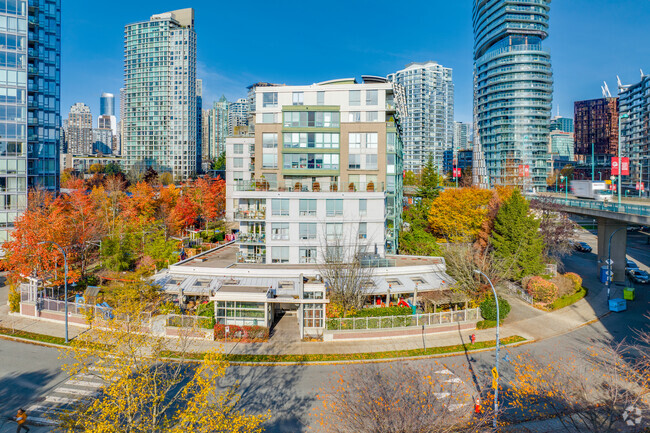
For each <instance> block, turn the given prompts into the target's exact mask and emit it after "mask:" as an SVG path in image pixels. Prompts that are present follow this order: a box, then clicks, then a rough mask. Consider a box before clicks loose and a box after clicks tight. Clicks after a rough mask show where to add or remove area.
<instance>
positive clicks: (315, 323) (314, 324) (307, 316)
mask: <svg viewBox="0 0 650 433" xmlns="http://www.w3.org/2000/svg"><path fill="white" fill-rule="evenodd" d="M324 317H325V315H324V314H323V304H305V305H304V311H303V318H304V321H303V325H304V327H305V328H322V327H323V320H324V319H323V318H324Z"/></svg>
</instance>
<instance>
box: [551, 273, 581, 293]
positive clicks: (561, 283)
mask: <svg viewBox="0 0 650 433" xmlns="http://www.w3.org/2000/svg"><path fill="white" fill-rule="evenodd" d="M550 281H551V283H553V284H555V285H556V286H557V291H558V298H562V297H563V296H571V295H573V294H574V293H575V292H576V290H575V286H574V283H573V281H572V280H571V279H570V278H568V277H566V276H565V275H557V276H555V277H553V278H551V280H550Z"/></svg>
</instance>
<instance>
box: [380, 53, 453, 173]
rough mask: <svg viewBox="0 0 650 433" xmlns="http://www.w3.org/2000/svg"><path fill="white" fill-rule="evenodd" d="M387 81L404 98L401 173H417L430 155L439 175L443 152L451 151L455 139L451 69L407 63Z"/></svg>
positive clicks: (441, 168)
mask: <svg viewBox="0 0 650 433" xmlns="http://www.w3.org/2000/svg"><path fill="white" fill-rule="evenodd" d="M388 79H389V80H390V81H392V82H395V83H398V84H400V85H401V86H402V87H403V88H404V92H405V95H406V104H407V112H408V115H407V116H406V117H405V118H404V119H402V120H403V122H402V123H403V127H404V137H403V140H404V169H405V170H409V171H412V172H414V173H418V172H420V170H421V169H422V167H424V165H425V164H426V162H427V160H428V158H429V156H430V155H431V156H432V157H433V162H434V165H435V166H436V167H437V168H438V170H439V172H440V173H442V171H443V162H444V154H445V151H447V150H451V149H452V145H453V139H454V84H453V82H452V69H451V68H446V67H444V66H442V65H440V64H438V63H436V62H431V61H429V62H423V63H410V64H408V65H407V66H406V67H405V68H404V69H402V70H401V71H397V72H395V73H394V74H390V75H389V76H388Z"/></svg>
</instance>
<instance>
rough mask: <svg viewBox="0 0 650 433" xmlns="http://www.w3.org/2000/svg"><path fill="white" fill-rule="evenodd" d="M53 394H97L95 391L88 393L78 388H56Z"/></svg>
mask: <svg viewBox="0 0 650 433" xmlns="http://www.w3.org/2000/svg"><path fill="white" fill-rule="evenodd" d="M54 392H57V393H60V394H78V395H84V396H91V395H95V394H97V391H88V390H85V389H78V388H57V389H55V390H54Z"/></svg>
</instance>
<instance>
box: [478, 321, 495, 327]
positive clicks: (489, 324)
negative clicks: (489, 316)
mask: <svg viewBox="0 0 650 433" xmlns="http://www.w3.org/2000/svg"><path fill="white" fill-rule="evenodd" d="M496 326H497V321H496V320H481V321H480V322H476V329H490V328H495V327H496Z"/></svg>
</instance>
